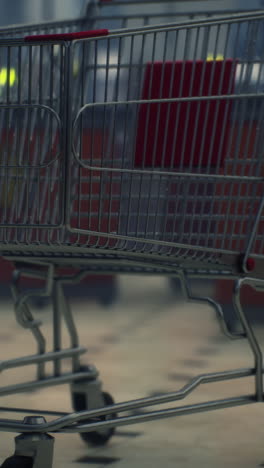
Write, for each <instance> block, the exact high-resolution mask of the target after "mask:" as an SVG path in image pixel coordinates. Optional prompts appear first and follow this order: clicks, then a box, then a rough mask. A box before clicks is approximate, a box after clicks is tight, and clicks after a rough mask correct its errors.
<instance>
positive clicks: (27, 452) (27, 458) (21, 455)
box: [1, 416, 54, 468]
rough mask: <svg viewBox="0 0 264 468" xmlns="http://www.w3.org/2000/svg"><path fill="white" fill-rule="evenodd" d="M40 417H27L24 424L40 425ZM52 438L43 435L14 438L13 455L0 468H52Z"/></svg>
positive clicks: (41, 421)
mask: <svg viewBox="0 0 264 468" xmlns="http://www.w3.org/2000/svg"><path fill="white" fill-rule="evenodd" d="M44 422H46V421H45V419H44V418H43V417H42V416H28V417H26V418H25V419H24V423H25V424H42V423H44ZM53 445H54V437H52V436H50V435H49V434H44V433H37V432H36V433H34V434H31V433H26V434H21V435H19V436H17V437H16V438H15V453H14V455H12V456H11V457H9V458H7V459H6V460H5V461H4V463H3V464H2V467H1V468H52V461H53Z"/></svg>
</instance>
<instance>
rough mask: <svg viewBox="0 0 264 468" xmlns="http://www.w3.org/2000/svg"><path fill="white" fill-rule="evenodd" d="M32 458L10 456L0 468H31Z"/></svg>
mask: <svg viewBox="0 0 264 468" xmlns="http://www.w3.org/2000/svg"><path fill="white" fill-rule="evenodd" d="M32 466H33V458H31V457H23V456H21V455H12V457H9V458H7V459H6V460H5V461H4V463H3V464H2V465H1V468H32Z"/></svg>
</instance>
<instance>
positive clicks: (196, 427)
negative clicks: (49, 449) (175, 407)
mask: <svg viewBox="0 0 264 468" xmlns="http://www.w3.org/2000/svg"><path fill="white" fill-rule="evenodd" d="M73 307H74V312H75V317H76V319H77V324H78V325H79V329H80V336H81V342H82V343H83V344H85V345H87V346H88V350H89V354H88V357H89V361H90V362H93V363H95V364H96V366H97V367H98V369H99V370H100V372H101V378H102V380H103V382H104V388H105V390H107V391H109V392H110V393H111V394H112V395H113V396H114V397H115V400H116V401H118V402H120V401H124V400H128V399H134V398H137V397H140V396H149V395H151V394H156V393H161V392H168V391H173V390H178V389H180V388H181V387H182V386H184V384H185V383H186V382H188V381H189V380H190V379H191V378H192V377H193V376H195V375H196V374H200V373H205V372H214V371H220V370H225V369H235V368H239V367H247V366H249V367H251V366H252V365H253V360H252V357H251V354H250V351H249V349H248V346H247V343H245V342H230V341H228V339H226V338H224V337H223V338H222V337H221V334H220V332H219V330H218V324H217V322H216V320H215V317H214V313H213V312H212V311H211V310H210V309H209V307H204V306H201V305H193V304H192V305H189V304H184V303H182V302H181V301H176V300H175V298H173V297H172V295H171V293H170V291H169V288H168V285H167V282H166V280H164V279H160V278H135V277H132V278H131V277H125V278H123V279H122V280H121V293H120V298H119V300H118V302H117V303H116V304H115V305H114V306H113V307H111V308H109V309H103V308H101V307H100V306H98V305H97V304H96V303H87V302H78V303H77V302H76V301H75V302H74V303H73ZM37 315H38V317H40V318H41V319H42V320H43V323H44V325H43V330H44V331H45V332H46V334H47V336H48V337H49V336H50V333H51V315H50V311H49V310H47V309H45V310H43V311H42V312H37ZM263 332H264V328H263V329H262V327H260V326H259V327H258V329H257V333H258V335H259V336H260V339H261V341H263V340H262V336H263V337H264V333H263ZM28 334H29V332H27V331H25V330H20V329H19V328H18V327H17V325H16V323H15V320H14V317H13V315H12V308H11V305H10V304H9V303H3V304H2V305H1V329H0V343H1V351H2V359H5V358H9V357H15V356H19V355H23V354H29V353H32V352H34V342H33V341H32V340H31V339H28V337H27V336H28ZM66 345H67V339H66ZM84 359H85V358H84ZM65 366H69V362H68V361H66V363H65ZM31 371H32V370H31V369H30V368H29V369H26V370H25V369H19V370H16V371H14V372H13V371H12V372H11V371H10V372H6V373H3V374H2V375H1V382H2V385H7V384H8V383H16V382H19V381H20V380H21V379H23V378H25V376H26V378H31V377H32V376H33V374H32V373H31ZM253 383H254V382H253V380H251V379H246V380H237V381H233V382H231V383H222V384H210V385H205V386H202V387H200V388H199V389H197V391H196V392H195V393H194V394H193V395H191V396H189V397H188V398H187V400H186V401H185V402H184V403H183V404H187V403H191V402H202V401H206V400H208V399H212V400H216V399H218V398H225V397H227V396H238V395H243V394H248V393H250V392H252V391H253ZM1 405H8V406H17V407H18V406H21V407H26V406H27V407H32V408H42V409H57V410H62V411H63V410H66V411H68V410H69V408H70V394H69V390H68V387H67V386H65V388H64V387H54V388H51V389H46V390H41V391H36V392H31V393H29V394H27V395H22V394H21V395H15V396H9V397H3V398H2V402H1ZM3 417H6V416H4V415H3ZM263 426H264V406H263V405H261V404H254V405H250V406H245V407H239V408H233V409H226V410H220V411H215V412H208V413H200V414H196V415H189V416H185V417H177V418H172V419H167V420H161V421H157V422H151V423H145V424H142V425H133V426H129V427H123V428H120V429H118V430H117V434H116V435H115V436H114V438H113V439H112V440H111V442H110V443H109V445H108V446H107V447H104V448H100V449H94V448H89V447H86V446H85V444H84V443H83V442H82V441H81V439H80V438H79V436H78V435H69V434H67V435H63V434H60V435H56V444H55V457H54V467H57V468H62V467H63V468H68V467H71V468H78V467H79V468H81V467H82V466H84V465H87V466H91V467H94V468H97V467H99V466H100V467H104V466H112V467H113V468H114V467H118V468H123V467H126V468H127V467H128V468H130V467H131V468H134V467H151V468H161V467H166V468H170V467H173V468H175V467H184V468H190V467H199V468H200V467H210V468H212V467H215V468H220V467H221V468H222V467H225V466H227V467H241V468H242V467H245V468H246V467H247V468H251V467H254V466H255V467H256V466H264V443H263V432H264V429H263ZM0 447H1V451H0V454H1V455H0V459H1V460H4V459H5V458H6V457H7V456H9V455H10V454H11V453H12V451H13V435H12V434H6V433H1V443H0Z"/></svg>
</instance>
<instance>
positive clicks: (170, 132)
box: [0, 2, 264, 468]
mask: <svg viewBox="0 0 264 468" xmlns="http://www.w3.org/2000/svg"><path fill="white" fill-rule="evenodd" d="M168 4H172V2H168ZM93 6H94V5H93ZM106 8H107V7H106ZM154 16H155V15H154ZM156 16H158V13H157V15H156ZM201 16H202V15H201V14H200V15H198V17H197V19H195V17H194V19H193V20H192V21H190V19H185V20H183V21H182V22H177V23H168V24H166V23H165V24H157V23H158V21H157V23H156V24H153V18H152V19H151V15H149V14H148V16H147V19H146V16H144V18H145V19H144V21H143V24H142V25H140V26H139V27H132V26H130V24H131V23H129V22H127V23H126V24H125V26H126V27H125V28H123V29H122V28H121V29H119V30H110V31H109V30H108V29H106V28H105V24H104V21H105V20H104V21H102V18H103V17H102V18H101V23H100V21H99V20H98V22H97V20H96V21H95V19H94V18H95V17H92V16H91V18H90V20H89V21H90V23H89V24H91V25H92V28H90V27H88V28H87V29H90V30H89V31H85V27H84V24H86V23H85V22H82V23H80V22H79V23H78V25H80V24H82V26H83V27H80V28H79V29H80V31H81V32H77V31H76V30H77V29H78V28H77V27H76V24H75V23H74V24H70V23H69V24H68V23H67V24H66V23H65V24H62V23H61V24H60V23H56V25H53V26H51V25H42V26H39V27H38V28H35V29H34V27H31V28H23V27H22V28H16V29H13V30H8V31H4V32H3V35H1V39H0V143H1V146H0V147H1V152H0V157H1V160H0V166H1V167H0V251H1V255H2V256H3V257H6V258H7V259H10V260H11V261H13V262H14V263H15V265H16V268H17V270H16V273H15V275H14V279H13V283H12V293H13V296H14V302H15V314H16V318H17V321H18V323H19V324H20V325H21V326H22V327H25V328H27V329H29V331H31V332H32V333H33V336H34V338H35V340H36V343H37V353H36V354H34V355H31V356H23V357H21V358H18V359H14V360H5V361H1V363H0V370H1V371H5V370H6V369H10V368H16V367H19V366H25V365H31V364H35V365H36V368H37V378H36V380H35V381H33V382H27V383H21V384H18V385H11V386H6V387H1V388H0V395H10V394H14V393H17V392H25V391H27V390H29V389H31V390H32V389H37V388H40V387H44V386H49V385H58V384H65V383H70V384H71V394H72V400H73V407H74V410H75V411H76V412H75V413H69V414H68V413H58V412H54V411H51V412H49V414H50V415H53V416H56V417H57V418H56V419H53V420H51V421H49V422H46V421H45V419H44V417H40V416H36V414H39V411H38V412H37V411H30V410H24V409H17V408H13V409H12V408H1V411H11V410H13V411H14V412H21V413H25V414H26V417H25V419H24V420H23V421H21V422H19V421H17V420H12V419H8V420H7V419H0V429H1V430H2V431H13V432H18V433H22V435H20V436H18V437H17V438H16V452H15V455H14V456H12V457H11V458H9V459H7V460H6V461H5V462H4V464H3V467H4V468H11V466H12V467H13V466H14V465H16V466H21V467H30V468H31V467H34V468H41V467H42V465H43V463H44V460H45V467H51V465H52V446H53V438H52V437H51V436H50V435H48V432H49V433H52V432H79V433H81V434H82V437H83V439H84V440H85V441H87V442H89V443H93V444H97V445H100V444H104V443H106V442H107V441H108V440H109V438H110V437H111V436H112V435H113V433H114V428H115V427H118V426H121V425H128V424H134V423H139V422H141V421H150V420H154V419H161V418H165V417H170V416H177V415H182V414H186V413H190V412H200V411H205V410H212V409H217V408H225V407H230V406H239V405H244V404H249V403H254V402H256V401H259V402H260V401H263V378H262V374H263V357H262V353H261V350H260V347H259V345H258V342H257V340H256V337H255V335H254V333H253V330H252V328H251V326H250V323H249V321H248V319H247V317H246V316H245V313H244V310H243V308H242V305H241V301H240V291H241V287H242V285H243V284H250V285H251V286H252V287H253V288H255V289H259V290H262V289H263V288H264V276H263V254H264V236H263V229H264V217H263V207H264V198H263V188H264V187H263V184H264V182H263V180H264V179H263V176H264V166H263V161H264V158H263V156H264V155H263V148H264V145H263V135H264V132H263V125H264V124H263V122H264V118H263V117H264V53H263V47H262V46H261V47H260V44H262V43H263V37H264V13H263V12H251V13H240V14H236V15H224V16H223V17H215V16H213V17H211V18H207V17H201ZM132 17H133V15H132ZM132 17H131V18H130V20H131V21H132V20H133V18H132ZM134 19H135V18H134ZM132 24H133V21H132ZM97 25H99V26H101V27H100V28H97ZM122 25H123V26H124V24H123V23H122ZM88 26H89V25H88ZM72 265H74V266H75V268H76V274H73V275H69V276H68V277H65V276H61V275H60V273H59V267H60V266H72ZM88 272H93V273H104V274H105V273H110V274H112V273H120V272H121V273H122V272H125V273H131V274H132V273H133V274H142V273H146V274H159V275H160V274H164V275H166V276H172V277H178V278H179V280H180V282H181V286H182V290H183V292H184V294H185V297H186V299H187V300H191V301H200V302H202V303H206V304H209V305H210V306H211V307H212V309H213V310H214V311H215V313H216V315H217V317H218V319H219V321H220V324H221V326H222V329H223V331H224V333H225V334H226V335H227V336H228V337H229V338H231V339H246V340H247V341H248V343H249V345H250V347H251V349H252V354H253V357H254V364H253V366H252V368H246V369H238V370H234V371H227V372H221V373H213V374H206V375H200V376H198V377H197V378H195V379H193V380H192V381H191V382H190V383H189V384H188V385H186V386H185V387H184V388H182V389H181V390H179V391H176V392H174V393H170V394H166V395H162V396H156V397H151V398H143V399H139V400H135V401H130V402H125V403H119V404H114V401H113V399H112V397H111V396H110V395H109V394H107V393H105V392H103V391H102V388H101V383H100V381H99V379H98V372H97V370H96V369H95V367H93V366H86V367H85V366H82V365H81V363H80V357H81V355H82V354H83V353H84V352H85V348H83V347H81V346H80V345H79V340H78V334H77V330H76V328H75V324H74V320H73V316H72V313H71V311H70V308H69V306H68V304H67V302H66V300H65V297H64V294H63V285H64V284H69V283H74V282H78V281H80V280H81V279H82V278H83V276H84V275H86V274H87V273H88ZM23 276H29V277H30V276H32V277H34V278H39V279H42V280H43V281H44V282H45V288H43V289H42V290H40V291H23V290H21V288H20V279H21V277H23ZM197 277H200V278H203V279H213V278H226V279H229V280H230V281H233V282H234V285H235V287H234V291H233V303H234V308H235V310H236V312H237V315H238V318H239V320H240V324H241V329H242V332H240V333H235V332H233V331H232V330H229V328H228V326H227V324H226V323H225V320H224V317H223V311H222V308H221V305H220V304H218V303H217V302H216V301H214V300H213V299H210V298H197V297H193V295H192V294H191V291H190V287H189V281H190V279H191V278H197ZM34 295H43V296H49V295H51V296H52V298H53V305H54V316H53V325H54V343H53V344H54V349H53V351H50V352H47V351H46V344H45V339H44V336H43V334H42V331H41V323H40V322H39V321H38V320H35V319H34V317H33V315H32V313H31V311H30V308H29V306H28V300H29V299H30V297H31V296H34ZM62 320H64V322H65V324H66V327H67V329H68V332H69V336H70V347H69V348H68V349H64V348H63V347H62V345H61V323H62ZM65 358H70V359H71V361H72V371H71V372H70V373H65V372H63V371H62V361H63V360H64V359H65ZM48 362H52V363H53V366H54V373H53V375H52V376H47V374H46V363H48ZM250 376H252V377H253V378H254V379H255V392H254V394H252V395H249V396H247V397H238V398H230V399H225V400H223V401H211V402H206V403H203V404H197V405H187V406H182V407H175V408H166V407H165V409H163V410H159V411H155V410H149V411H148V412H145V413H144V414H141V415H132V416H131V415H129V416H128V415H126V413H127V412H128V411H130V410H134V409H139V408H150V407H153V406H155V405H160V404H164V405H165V404H166V403H169V402H173V401H178V400H181V399H183V398H185V397H186V396H187V395H188V394H190V393H191V392H192V391H194V390H195V389H196V388H197V387H198V386H199V385H202V384H204V383H209V382H218V381H224V380H231V379H238V378H245V377H250ZM44 413H45V414H46V412H43V416H44V415H45V414H44ZM123 413H125V414H123ZM29 415H30V416H29ZM44 454H45V456H44Z"/></svg>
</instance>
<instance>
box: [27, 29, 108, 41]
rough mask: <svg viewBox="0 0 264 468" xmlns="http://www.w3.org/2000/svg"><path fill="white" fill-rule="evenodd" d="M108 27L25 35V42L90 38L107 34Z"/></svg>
mask: <svg viewBox="0 0 264 468" xmlns="http://www.w3.org/2000/svg"><path fill="white" fill-rule="evenodd" d="M108 34H109V31H108V29H94V30H91V31H80V32H75V33H65V34H35V35H32V36H26V37H24V41H25V42H42V41H45V42H46V41H74V40H76V39H88V38H92V37H99V36H107V35H108Z"/></svg>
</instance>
